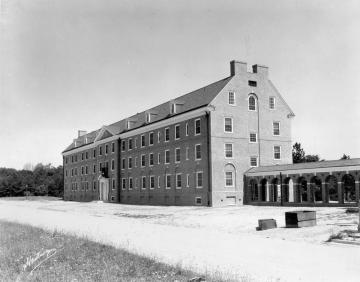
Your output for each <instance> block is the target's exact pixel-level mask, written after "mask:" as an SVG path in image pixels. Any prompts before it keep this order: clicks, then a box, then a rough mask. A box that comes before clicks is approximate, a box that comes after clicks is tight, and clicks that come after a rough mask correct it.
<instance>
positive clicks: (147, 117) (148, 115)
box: [146, 113, 151, 123]
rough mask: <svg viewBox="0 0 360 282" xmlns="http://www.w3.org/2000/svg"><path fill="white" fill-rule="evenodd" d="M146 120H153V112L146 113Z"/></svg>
mask: <svg viewBox="0 0 360 282" xmlns="http://www.w3.org/2000/svg"><path fill="white" fill-rule="evenodd" d="M146 122H147V123H150V122H151V114H150V113H147V114H146Z"/></svg>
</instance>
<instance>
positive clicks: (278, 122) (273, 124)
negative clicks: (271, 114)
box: [272, 121, 281, 136]
mask: <svg viewBox="0 0 360 282" xmlns="http://www.w3.org/2000/svg"><path fill="white" fill-rule="evenodd" d="M276 123H277V124H279V134H275V124H276ZM272 126H273V128H272V129H273V130H272V131H273V132H272V133H273V136H280V135H281V130H280V121H273V123H272Z"/></svg>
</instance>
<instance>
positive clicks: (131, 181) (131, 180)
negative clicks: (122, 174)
mask: <svg viewBox="0 0 360 282" xmlns="http://www.w3.org/2000/svg"><path fill="white" fill-rule="evenodd" d="M128 182H129V190H132V189H133V187H134V182H133V178H132V177H129V180H128ZM130 183H131V185H130Z"/></svg>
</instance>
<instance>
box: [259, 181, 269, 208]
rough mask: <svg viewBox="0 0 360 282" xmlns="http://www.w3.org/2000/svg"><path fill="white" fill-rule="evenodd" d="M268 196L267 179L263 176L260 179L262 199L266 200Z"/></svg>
mask: <svg viewBox="0 0 360 282" xmlns="http://www.w3.org/2000/svg"><path fill="white" fill-rule="evenodd" d="M266 197H267V180H266V178H263V179H262V180H261V181H260V201H262V202H266Z"/></svg>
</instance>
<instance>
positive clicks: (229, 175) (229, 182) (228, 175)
mask: <svg viewBox="0 0 360 282" xmlns="http://www.w3.org/2000/svg"><path fill="white" fill-rule="evenodd" d="M225 186H226V187H233V186H234V179H233V172H232V171H226V172H225Z"/></svg>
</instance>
